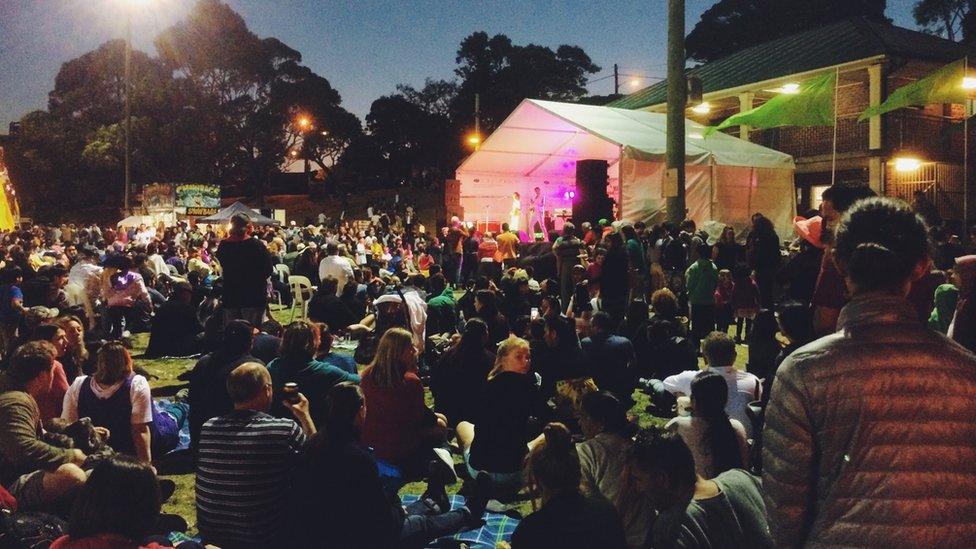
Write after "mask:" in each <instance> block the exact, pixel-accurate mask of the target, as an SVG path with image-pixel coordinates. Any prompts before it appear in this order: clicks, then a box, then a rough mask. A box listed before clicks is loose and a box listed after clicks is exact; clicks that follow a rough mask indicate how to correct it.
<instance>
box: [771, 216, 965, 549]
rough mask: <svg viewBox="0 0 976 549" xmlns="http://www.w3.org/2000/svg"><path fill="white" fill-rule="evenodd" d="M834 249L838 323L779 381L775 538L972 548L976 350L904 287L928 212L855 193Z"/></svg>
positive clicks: (922, 253)
mask: <svg viewBox="0 0 976 549" xmlns="http://www.w3.org/2000/svg"><path fill="white" fill-rule="evenodd" d="M836 231H837V232H836V240H835V242H836V246H835V249H834V259H835V261H836V262H837V265H838V267H839V268H840V270H841V272H842V273H843V274H844V275H845V277H846V281H847V285H848V287H849V288H850V289H851V290H852V293H853V299H851V301H850V302H849V303H848V304H847V305H846V306H845V307H844V308H843V309H842V311H841V314H840V318H839V321H838V330H839V331H838V332H837V333H835V334H832V335H829V336H827V337H824V338H822V339H820V340H817V341H815V342H813V343H811V344H809V345H806V346H804V347H801V348H800V349H798V350H797V351H795V352H794V353H793V354H792V355H790V356H789V357H788V358H787V359H786V361H785V362H783V365H782V366H781V367H780V368H779V370H778V372H777V374H776V379H775V381H774V382H773V387H772V391H771V401H770V403H769V409H768V411H767V413H766V427H765V431H764V432H763V436H764V439H765V446H764V449H763V487H764V489H765V491H766V508H767V509H768V511H769V514H770V521H769V524H770V527H771V529H772V533H773V537H774V539H775V541H776V543H777V544H778V545H780V546H788V547H793V546H816V547H823V546H847V547H853V546H861V547H867V546H870V547H906V546H924V547H976V356H974V355H972V354H971V353H969V352H968V351H967V350H965V349H964V348H962V347H961V346H959V345H957V344H955V343H953V342H951V341H949V340H948V339H947V338H945V337H944V336H943V335H942V334H939V333H937V332H934V331H930V330H928V329H927V328H926V327H925V326H924V325H923V324H922V323H921V322H920V321H919V320H918V315H917V314H916V313H915V311H914V309H913V308H912V306H911V304H909V302H908V301H907V300H906V299H905V295H907V293H908V290H909V289H910V288H911V283H912V282H913V281H914V280H917V279H918V278H920V277H921V276H922V275H924V274H925V273H926V272H927V271H928V268H929V267H928V266H929V247H928V240H927V236H926V227H925V225H924V223H923V221H922V220H921V219H920V218H918V216H916V215H915V213H914V212H912V211H911V210H910V209H909V208H908V206H907V205H906V204H905V203H903V202H900V201H896V200H891V199H882V198H871V199H867V200H864V201H861V202H858V203H857V204H856V205H855V206H854V207H853V208H852V209H851V210H850V211H849V212H848V213H847V214H846V216H845V217H844V219H843V220H842V221H841V223H840V225H839V226H838V227H837V229H836Z"/></svg>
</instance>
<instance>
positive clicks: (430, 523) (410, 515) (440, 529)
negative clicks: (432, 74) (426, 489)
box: [400, 499, 469, 547]
mask: <svg viewBox="0 0 976 549" xmlns="http://www.w3.org/2000/svg"><path fill="white" fill-rule="evenodd" d="M406 512H407V516H406V517H404V519H403V526H402V527H401V528H400V547H424V546H426V545H427V544H428V543H430V542H431V541H433V540H435V539H437V538H439V537H441V536H446V535H448V534H454V533H456V532H459V531H461V530H462V529H463V528H464V527H465V526H467V524H468V515H469V513H468V511H467V510H466V509H464V508H461V509H457V510H454V511H447V512H441V510H440V509H437V508H432V507H431V506H429V505H427V504H426V503H424V501H423V500H422V499H421V500H417V501H415V502H413V503H411V504H410V505H407V511H406Z"/></svg>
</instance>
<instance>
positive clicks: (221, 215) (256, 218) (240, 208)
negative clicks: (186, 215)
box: [197, 202, 278, 225]
mask: <svg viewBox="0 0 976 549" xmlns="http://www.w3.org/2000/svg"><path fill="white" fill-rule="evenodd" d="M239 213H242V214H244V215H246V216H248V217H249V218H251V223H253V224H255V225H277V224H278V221H276V220H274V219H271V218H270V217H265V216H263V215H261V214H259V213H257V212H255V211H254V210H252V209H251V208H248V207H247V206H245V205H244V204H241V203H240V202H234V203H233V204H231V205H230V206H227V207H226V208H221V209H220V211H218V212H217V213H215V214H213V215H208V216H207V217H198V218H197V223H208V224H214V225H217V224H220V223H227V222H229V221H230V218H232V217H234V216H235V215H237V214H239Z"/></svg>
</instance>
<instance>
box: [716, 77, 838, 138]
mask: <svg viewBox="0 0 976 549" xmlns="http://www.w3.org/2000/svg"><path fill="white" fill-rule="evenodd" d="M836 85H837V72H836V71H834V72H831V73H830V74H826V75H824V76H821V77H820V78H816V79H814V80H810V81H809V82H807V83H805V84H802V85H801V86H800V89H799V90H798V91H797V92H796V93H782V94H780V95H777V96H776V97H774V98H772V99H770V100H769V101H767V102H766V103H764V104H763V105H761V106H759V107H756V108H755V109H752V110H748V111H746V112H741V113H739V114H735V115H732V116H730V117H728V118H726V119H725V121H723V122H722V123H721V124H719V125H718V126H712V127H709V128H708V129H707V130H705V135H706V136H707V135H710V134H712V133H715V132H717V131H719V130H723V129H725V128H728V127H731V126H743V125H745V126H752V127H753V128H760V129H765V128H778V127H780V126H833V125H834V91H835V87H836Z"/></svg>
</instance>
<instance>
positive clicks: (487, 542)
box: [400, 495, 519, 549]
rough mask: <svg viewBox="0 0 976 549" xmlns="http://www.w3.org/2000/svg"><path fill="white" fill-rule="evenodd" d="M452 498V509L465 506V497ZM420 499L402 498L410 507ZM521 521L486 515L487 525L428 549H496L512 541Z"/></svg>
mask: <svg viewBox="0 0 976 549" xmlns="http://www.w3.org/2000/svg"><path fill="white" fill-rule="evenodd" d="M450 498H451V509H457V508H458V507H461V506H462V505H464V496H459V495H453V496H450ZM417 499H419V496H416V495H405V496H401V497H400V501H402V502H403V504H404V505H409V504H411V503H413V502H415V501H417ZM518 524H519V520H518V519H516V518H513V517H510V516H508V515H502V514H500V513H488V512H486V513H485V524H484V525H482V526H481V528H478V529H475V530H465V531H464V532H460V533H457V534H454V535H453V536H445V537H443V538H439V539H436V540H434V541H433V542H431V543H430V544H428V547H458V546H460V544H462V543H464V544H466V545H467V546H468V547H469V548H471V549H474V548H479V549H494V547H495V544H496V543H498V542H499V541H511V539H512V533H513V532H515V527H516V526H518Z"/></svg>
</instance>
